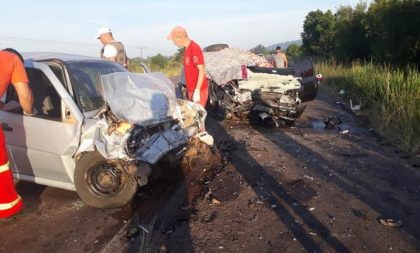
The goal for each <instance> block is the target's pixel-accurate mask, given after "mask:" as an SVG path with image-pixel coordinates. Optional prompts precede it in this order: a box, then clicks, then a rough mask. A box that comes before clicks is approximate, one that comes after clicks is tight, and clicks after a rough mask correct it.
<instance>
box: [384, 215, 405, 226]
mask: <svg viewBox="0 0 420 253" xmlns="http://www.w3.org/2000/svg"><path fill="white" fill-rule="evenodd" d="M378 222H379V223H380V224H381V225H384V226H387V227H401V226H402V225H403V222H402V220H394V219H391V218H384V217H379V218H378Z"/></svg>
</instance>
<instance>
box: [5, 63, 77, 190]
mask: <svg viewBox="0 0 420 253" xmlns="http://www.w3.org/2000/svg"><path fill="white" fill-rule="evenodd" d="M25 66H26V70H27V73H28V77H29V80H30V87H31V89H32V91H33V94H34V108H35V109H36V110H37V111H38V114H36V115H35V116H26V115H23V114H22V113H21V112H22V110H17V111H16V110H14V111H13V110H12V111H8V112H6V111H0V118H1V121H2V122H3V130H4V133H5V135H6V144H7V148H8V152H9V160H10V162H11V164H12V166H11V167H12V170H13V172H14V173H15V176H16V177H17V178H18V179H23V180H27V181H33V182H37V183H40V184H44V185H50V186H55V187H60V188H64V189H74V186H73V172H74V167H75V162H74V159H73V156H74V154H75V152H76V150H77V148H78V145H79V139H80V131H81V125H82V121H83V115H82V113H81V112H80V110H79V109H78V108H77V106H76V104H75V103H74V101H73V99H72V97H71V96H70V95H69V93H68V92H67V90H66V88H65V87H64V86H63V84H62V83H61V82H60V81H59V79H58V78H57V76H56V75H55V74H54V73H53V72H52V71H51V69H50V68H49V67H48V65H46V64H44V63H38V62H33V63H27V64H26V65H25ZM13 100H15V101H17V95H16V92H15V91H14V89H13V88H12V86H11V88H10V89H9V90H8V93H7V97H6V103H7V104H9V103H13V102H12V101H13Z"/></svg>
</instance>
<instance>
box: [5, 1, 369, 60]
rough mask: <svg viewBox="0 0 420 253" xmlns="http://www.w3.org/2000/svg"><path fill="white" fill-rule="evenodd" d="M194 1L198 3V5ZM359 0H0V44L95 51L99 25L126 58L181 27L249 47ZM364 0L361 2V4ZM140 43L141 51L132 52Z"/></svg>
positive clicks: (163, 45)
mask: <svg viewBox="0 0 420 253" xmlns="http://www.w3.org/2000/svg"><path fill="white" fill-rule="evenodd" d="M200 2H201V3H200ZM358 2H360V0H260V1H258V0H241V1H232V0H231V1H228V0H224V1H223V0H212V1H206V2H204V1H192V0H182V1H170V0H154V1H151V0H138V1H135V0H118V1H105V0H103V1H97V0H91V1H89V0H83V1H82V0H72V1H57V0H37V1H33V0H32V1H30V0H27V1H23V0H13V1H1V2H0V6H1V9H2V13H1V15H0V48H6V47H13V48H16V49H18V50H20V51H53V52H63V53H74V54H83V55H90V56H98V54H99V50H100V48H101V44H100V42H99V41H98V40H96V39H95V35H96V32H97V30H98V28H99V27H101V26H108V27H110V28H111V30H112V31H113V35H114V38H115V39H116V40H118V41H121V42H123V43H124V44H125V46H126V49H127V54H128V56H129V57H137V56H140V53H141V51H142V52H143V56H144V57H147V56H150V55H155V54H157V53H161V54H163V55H171V54H173V53H174V52H175V51H176V49H177V48H176V46H175V45H173V44H172V43H171V42H170V41H167V40H166V35H167V34H168V33H169V32H170V30H171V28H172V27H173V26H176V25H182V26H184V27H185V28H186V29H187V30H188V33H189V35H190V37H191V38H192V39H193V40H195V41H196V42H197V43H198V44H200V45H201V46H202V47H204V46H206V45H210V44H215V43H228V44H229V45H230V46H232V47H239V48H245V49H249V48H252V47H254V46H256V45H258V44H262V45H264V46H269V45H272V44H275V43H279V42H284V41H291V40H296V39H300V33H301V32H302V31H303V29H302V26H303V21H304V19H305V16H306V14H307V13H308V12H310V11H314V10H317V9H320V10H323V11H325V10H328V9H330V10H332V11H333V12H335V11H336V10H337V8H338V7H339V6H341V5H351V6H353V7H354V6H355V5H356V4H357V3H358ZM367 2H369V1H367ZM140 48H142V50H140Z"/></svg>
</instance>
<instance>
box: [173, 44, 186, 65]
mask: <svg viewBox="0 0 420 253" xmlns="http://www.w3.org/2000/svg"><path fill="white" fill-rule="evenodd" d="M184 52H185V47H181V48H178V51H177V52H176V53H175V55H174V57H173V58H174V61H175V62H180V63H182V59H183V57H184Z"/></svg>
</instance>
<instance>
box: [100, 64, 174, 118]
mask: <svg viewBox="0 0 420 253" xmlns="http://www.w3.org/2000/svg"><path fill="white" fill-rule="evenodd" d="M101 80H102V88H103V89H102V91H103V94H102V95H103V97H104V100H105V101H106V102H107V104H108V105H109V107H110V108H111V111H112V112H113V114H114V115H115V116H117V117H118V118H120V119H121V120H123V121H127V122H130V123H133V124H136V125H139V126H147V125H153V124H158V123H162V122H165V121H168V120H170V119H178V118H180V117H181V115H180V110H179V108H178V105H177V99H176V95H175V89H174V86H173V84H172V82H171V81H170V80H169V79H168V78H167V77H166V76H165V75H164V74H163V73H159V72H157V73H148V74H134V73H127V72H119V73H112V74H107V75H102V76H101Z"/></svg>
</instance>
